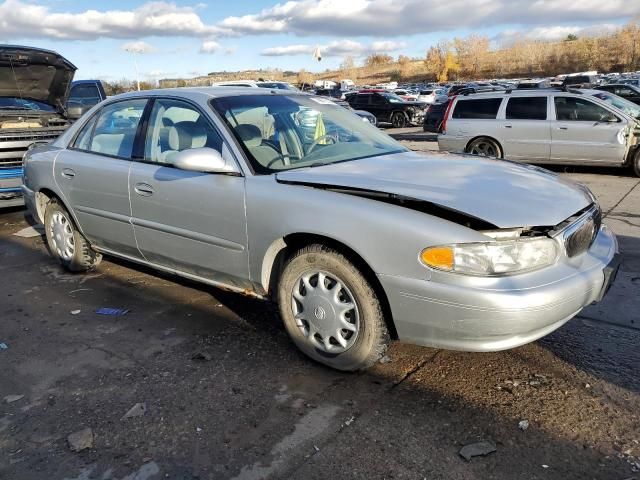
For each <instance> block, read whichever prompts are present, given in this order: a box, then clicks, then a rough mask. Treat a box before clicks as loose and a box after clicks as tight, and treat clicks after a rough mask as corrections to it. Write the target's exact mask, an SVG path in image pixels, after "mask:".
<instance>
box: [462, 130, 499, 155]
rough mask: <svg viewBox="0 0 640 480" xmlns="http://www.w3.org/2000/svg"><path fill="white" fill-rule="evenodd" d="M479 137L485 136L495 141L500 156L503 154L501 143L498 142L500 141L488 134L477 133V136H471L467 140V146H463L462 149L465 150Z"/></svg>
mask: <svg viewBox="0 0 640 480" xmlns="http://www.w3.org/2000/svg"><path fill="white" fill-rule="evenodd" d="M481 138H486V139H487V140H491V141H492V142H495V143H496V145H498V148H499V149H500V158H502V157H503V156H504V150H503V149H502V145H501V144H500V142H499V141H498V140H496V139H495V138H493V137H490V136H489V135H478V136H477V137H473V138H472V139H471V140H469V141H468V142H467V146H466V147H464V151H465V152H466V151H467V150H468V149H469V145H471V144H472V143H473V142H475V141H476V140H479V139H481Z"/></svg>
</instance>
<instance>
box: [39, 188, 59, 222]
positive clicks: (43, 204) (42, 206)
mask: <svg viewBox="0 0 640 480" xmlns="http://www.w3.org/2000/svg"><path fill="white" fill-rule="evenodd" d="M54 198H55V199H57V200H58V201H60V197H58V196H57V195H56V194H55V193H53V191H51V190H49V189H48V188H43V189H42V190H40V191H38V192H37V193H36V208H37V210H38V217H40V218H39V220H40V221H41V223H44V211H45V210H46V208H47V205H48V204H49V202H50V201H51V200H53V199H54Z"/></svg>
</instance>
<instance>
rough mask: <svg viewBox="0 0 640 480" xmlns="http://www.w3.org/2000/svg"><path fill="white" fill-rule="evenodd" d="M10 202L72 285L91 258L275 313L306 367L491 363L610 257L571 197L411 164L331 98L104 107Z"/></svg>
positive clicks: (529, 171) (477, 166)
mask: <svg viewBox="0 0 640 480" xmlns="http://www.w3.org/2000/svg"><path fill="white" fill-rule="evenodd" d="M24 162H25V170H24V172H25V173H24V187H23V192H24V197H25V200H26V203H27V205H28V207H29V209H30V211H31V213H32V214H33V216H34V217H35V218H37V219H39V220H40V221H41V222H43V223H44V225H45V230H46V236H47V241H48V246H49V249H50V251H51V254H52V255H53V256H54V257H55V258H57V259H58V260H59V261H60V263H61V264H62V265H63V266H64V267H65V268H67V269H68V270H71V271H74V272H81V271H87V270H90V269H92V268H95V267H96V266H97V265H98V263H99V262H100V259H101V257H102V255H103V254H107V255H113V256H117V257H121V258H125V259H128V260H131V261H133V262H138V263H140V264H143V265H149V266H152V267H154V268H157V269H159V270H163V271H166V272H172V273H175V274H177V275H180V276H183V277H186V278H190V279H195V280H198V281H201V282H204V283H207V284H211V285H215V286H217V287H220V288H224V289H228V290H233V291H237V292H241V293H243V294H246V295H252V296H257V297H260V298H264V299H275V301H277V302H278V304H279V307H280V312H281V316H282V320H283V322H284V325H285V328H286V330H287V331H288V333H289V334H290V336H291V338H292V339H293V341H294V343H295V344H296V345H297V346H298V347H299V348H300V349H301V350H302V351H303V352H304V353H306V354H307V355H308V356H309V357H311V358H313V359H315V360H317V361H319V362H322V363H324V364H327V365H329V366H331V367H334V368H337V369H341V370H357V369H362V368H366V367H368V366H370V365H372V364H373V363H375V362H376V361H377V360H378V359H380V357H381V356H382V355H384V353H385V350H386V348H387V345H388V343H389V341H390V340H391V339H392V338H397V339H399V340H401V341H406V342H412V343H416V344H420V345H428V346H433V347H441V348H450V349H460V350H469V351H493V350H501V349H507V348H512V347H516V346H518V345H522V344H525V343H527V342H531V341H533V340H535V339H537V338H539V337H541V336H543V335H546V334H548V333H549V332H552V331H553V330H555V329H557V328H558V327H560V326H561V325H563V324H564V323H565V322H567V321H568V320H569V319H571V318H572V317H573V316H575V315H576V314H577V313H578V312H579V311H580V310H581V309H582V308H583V307H584V306H585V305H589V304H590V303H592V302H595V301H598V300H599V299H601V298H602V296H603V295H604V294H605V292H606V291H607V289H608V286H609V285H610V283H611V281H612V280H613V278H614V277H615V273H616V271H617V265H618V254H617V243H616V239H615V237H614V235H613V234H612V233H611V231H610V230H609V229H608V228H607V227H606V226H603V225H602V224H601V215H600V208H599V207H598V205H597V203H596V201H595V199H594V197H593V195H591V193H590V192H589V191H588V190H587V189H586V188H585V187H583V186H580V185H577V184H572V183H569V182H567V181H566V180H562V179H561V178H558V177H557V176H556V175H555V174H553V173H550V172H547V171H545V170H542V169H539V168H536V167H529V166H521V165H516V164H513V163H509V162H502V161H496V160H488V159H487V160H485V159H477V158H472V159H469V158H465V157H462V156H453V155H451V156H442V155H432V156H424V155H421V154H417V153H412V152H410V151H408V150H407V149H405V148H404V147H403V146H401V145H400V144H398V143H396V142H395V141H394V140H392V139H391V138H390V137H388V136H387V135H386V134H384V133H382V132H381V131H379V130H378V129H376V128H374V127H373V126H371V125H369V124H368V123H366V122H363V121H362V120H361V119H360V118H359V117H358V116H356V115H354V114H353V113H351V112H349V111H347V110H346V109H344V108H342V107H339V106H337V105H335V104H334V103H333V102H332V101H330V100H328V99H324V98H321V97H314V96H310V95H306V94H302V93H296V92H286V91H260V92H256V89H246V88H244V89H242V88H241V89H237V88H235V89H234V88H222V87H216V88H197V89H173V90H158V91H147V92H137V93H130V94H125V95H120V96H117V97H112V98H110V99H108V100H106V101H105V102H103V103H101V104H100V105H98V106H96V107H95V108H93V109H92V110H91V111H90V112H88V113H87V114H86V115H85V116H84V117H83V118H82V119H81V120H80V121H78V122H76V123H75V124H74V125H73V126H72V127H71V128H70V129H69V130H68V131H67V132H66V133H65V134H64V135H62V136H61V137H60V138H59V139H57V140H56V141H55V142H54V143H52V144H50V145H48V146H42V147H37V148H34V149H32V150H31V151H29V152H28V153H27V155H26V156H25V161H24Z"/></svg>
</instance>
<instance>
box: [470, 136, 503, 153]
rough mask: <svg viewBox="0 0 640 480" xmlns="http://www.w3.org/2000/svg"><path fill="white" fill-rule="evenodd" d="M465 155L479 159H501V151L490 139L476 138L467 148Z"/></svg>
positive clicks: (496, 143)
mask: <svg viewBox="0 0 640 480" xmlns="http://www.w3.org/2000/svg"><path fill="white" fill-rule="evenodd" d="M466 151H467V153H470V154H471V155H477V156H479V157H491V158H501V157H502V149H501V148H500V145H498V142H496V141H495V140H493V139H491V138H486V137H482V138H476V139H475V140H473V141H472V142H471V143H469V145H468V146H467V150H466Z"/></svg>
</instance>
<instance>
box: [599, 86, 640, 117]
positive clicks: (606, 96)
mask: <svg viewBox="0 0 640 480" xmlns="http://www.w3.org/2000/svg"><path fill="white" fill-rule="evenodd" d="M593 96H594V97H596V98H599V99H600V100H603V101H605V102H607V103H608V104H609V105H613V106H614V107H616V108H617V109H618V110H622V111H623V112H624V113H626V114H627V115H629V116H631V117H633V118H640V106H638V105H636V104H635V103H633V102H630V101H629V100H626V99H624V98H622V97H619V96H618V95H614V94H613V93H608V92H604V91H602V92H598V93H594V94H593Z"/></svg>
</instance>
